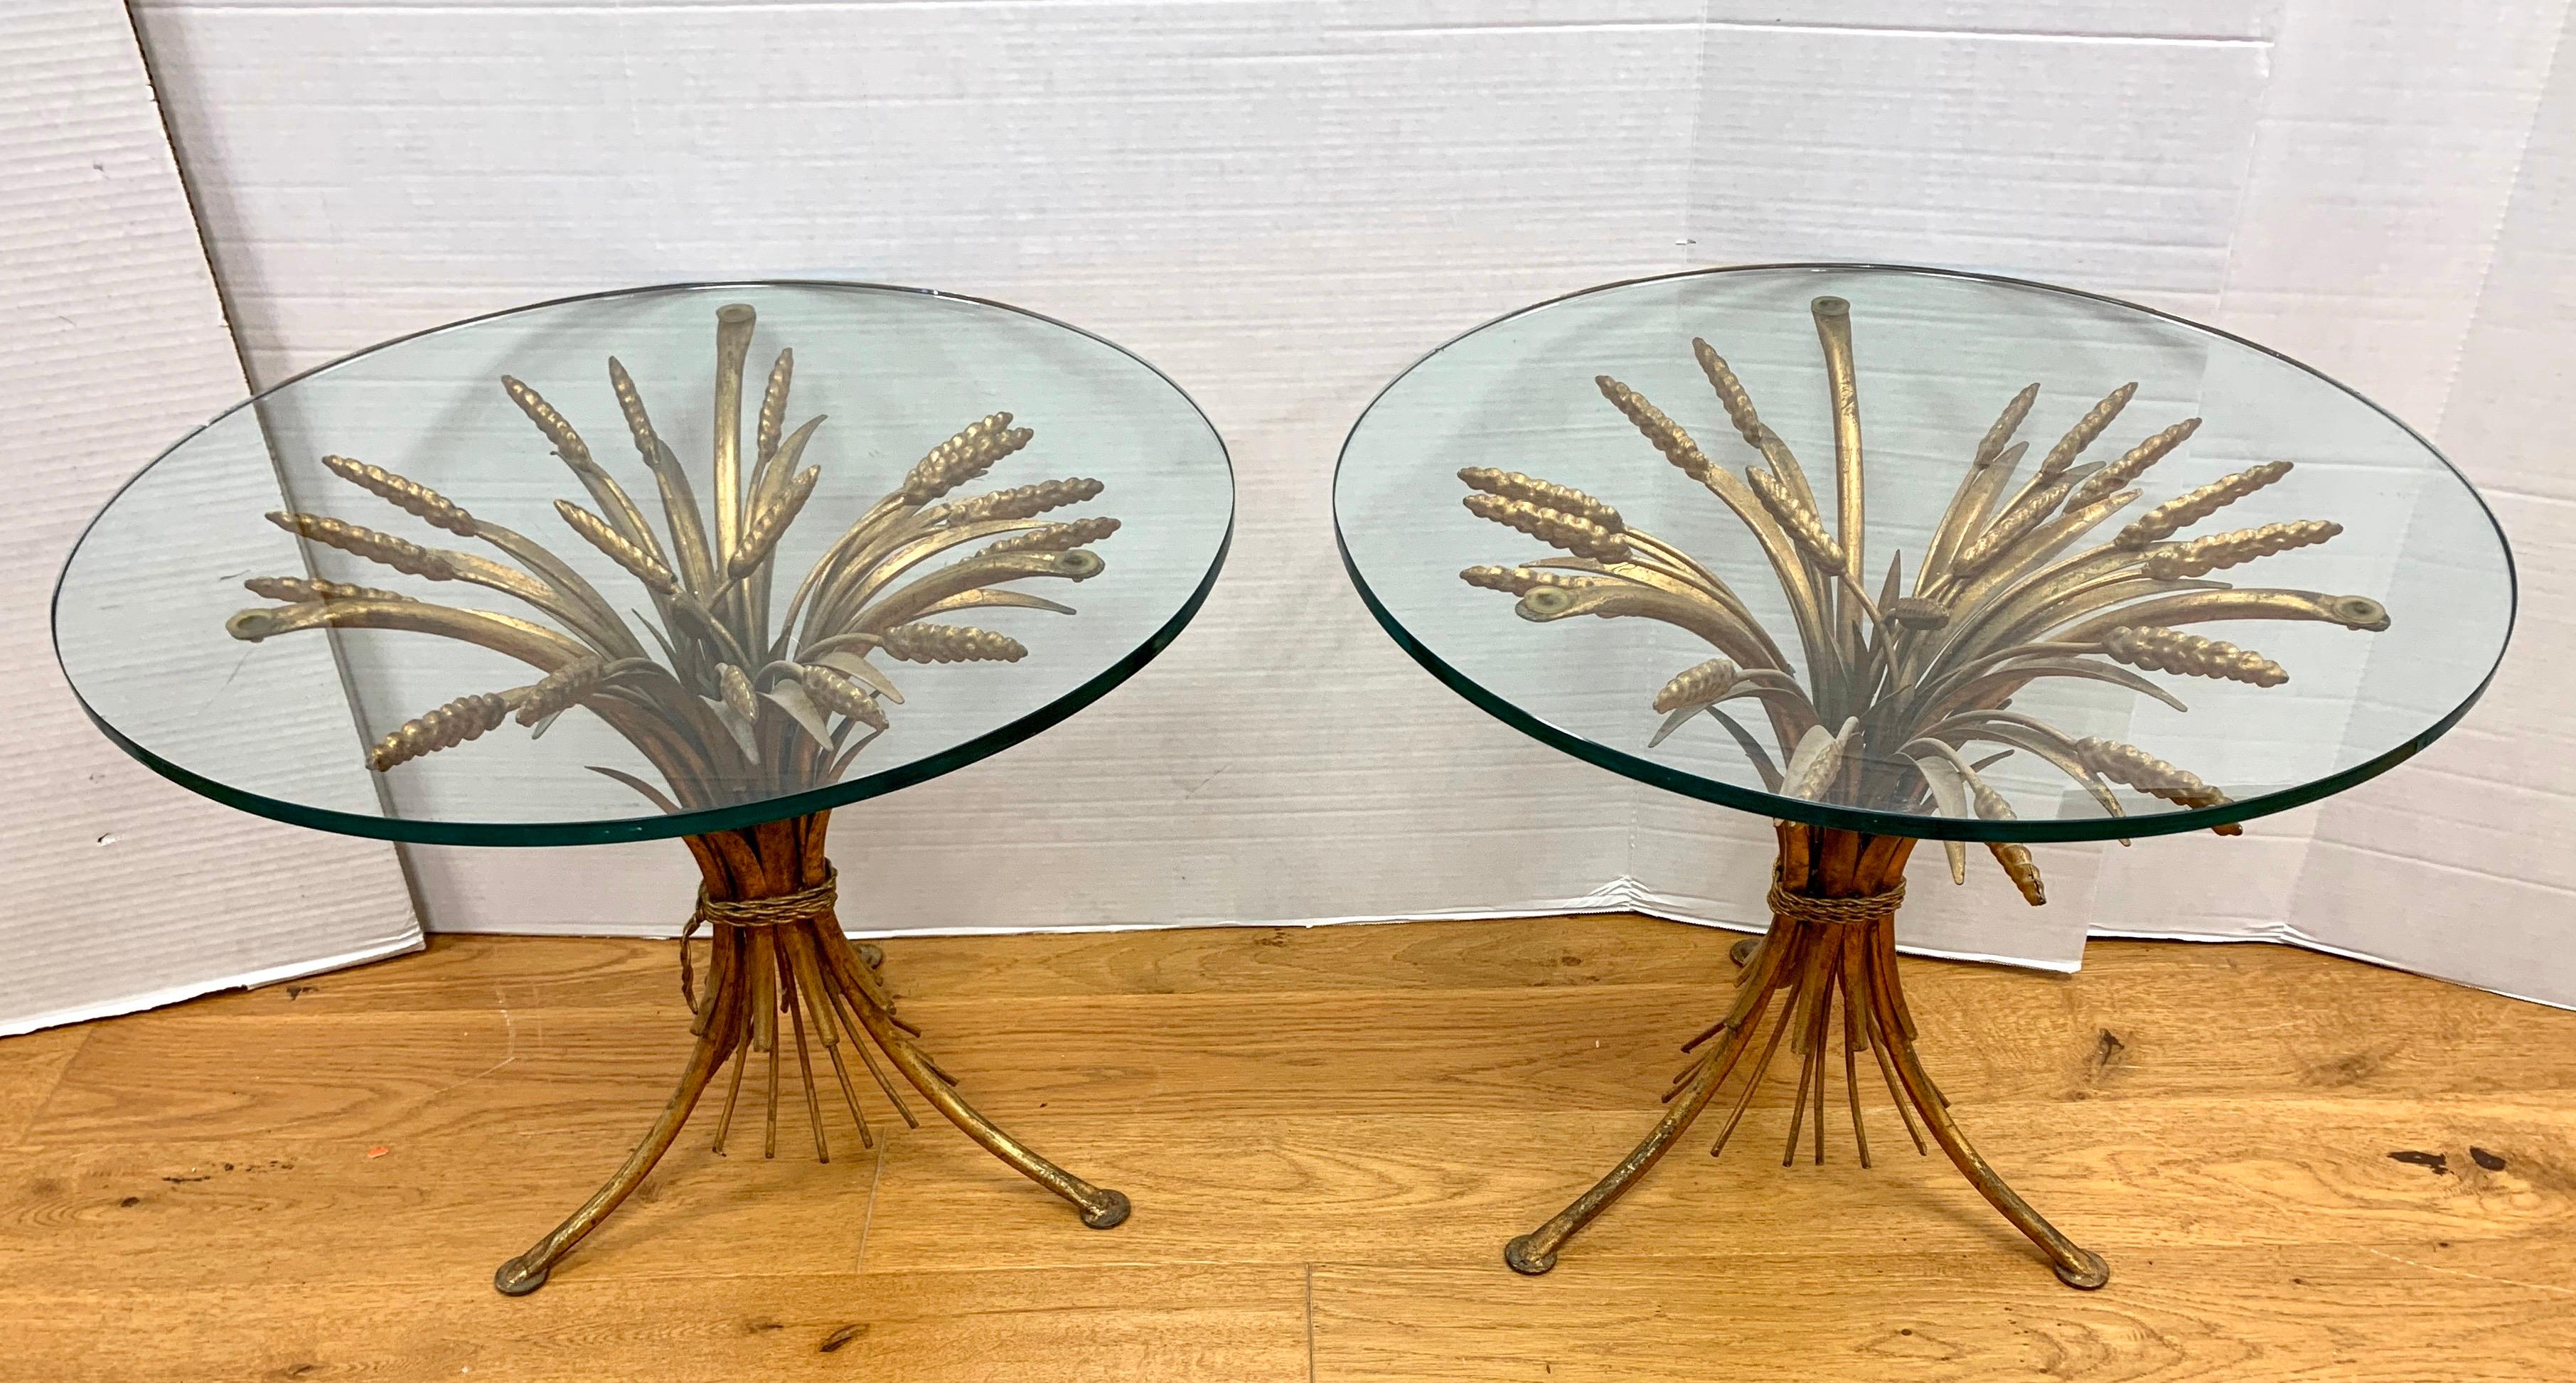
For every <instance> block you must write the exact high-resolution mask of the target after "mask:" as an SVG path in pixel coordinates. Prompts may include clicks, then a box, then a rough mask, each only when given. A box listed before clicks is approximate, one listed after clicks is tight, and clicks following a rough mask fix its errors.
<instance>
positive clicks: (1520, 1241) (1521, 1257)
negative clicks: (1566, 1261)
mask: <svg viewBox="0 0 2576 1383" xmlns="http://www.w3.org/2000/svg"><path fill="white" fill-rule="evenodd" d="M1537 1237H1538V1236H1537V1235H1535V1234H1524V1235H1522V1236H1521V1237H1519V1238H1517V1239H1514V1240H1513V1241H1511V1242H1510V1243H1508V1244H1505V1245H1503V1262H1504V1264H1505V1265H1507V1266H1508V1267H1510V1268H1511V1270H1512V1271H1513V1272H1516V1273H1519V1274H1520V1275H1521V1276H1523V1277H1538V1276H1540V1275H1542V1274H1544V1273H1545V1272H1546V1271H1547V1270H1548V1269H1550V1268H1553V1267H1555V1266H1556V1255H1555V1254H1554V1253H1532V1252H1530V1241H1531V1240H1532V1239H1535V1238H1537Z"/></svg>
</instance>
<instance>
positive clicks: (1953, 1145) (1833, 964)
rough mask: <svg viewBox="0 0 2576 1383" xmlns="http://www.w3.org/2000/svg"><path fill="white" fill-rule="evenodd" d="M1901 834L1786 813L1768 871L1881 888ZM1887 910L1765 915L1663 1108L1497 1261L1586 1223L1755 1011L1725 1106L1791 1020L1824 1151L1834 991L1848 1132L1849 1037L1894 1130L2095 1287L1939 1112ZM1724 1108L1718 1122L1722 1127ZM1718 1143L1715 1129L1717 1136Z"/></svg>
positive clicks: (1692, 1100)
mask: <svg viewBox="0 0 2576 1383" xmlns="http://www.w3.org/2000/svg"><path fill="white" fill-rule="evenodd" d="M1911 845H1912V842H1911V841H1907V840H1900V839H1896V838H1893V837H1866V836H1859V835H1856V834H1854V833H1852V832H1844V831H1826V830H1822V829H1819V828H1813V827H1806V826H1799V825H1794V824H1792V825H1785V826H1784V828H1783V830H1782V832H1781V850H1780V877H1781V878H1782V879H1783V880H1784V881H1795V882H1794V883H1789V884H1784V887H1785V888H1787V890H1788V891H1791V892H1798V893H1803V894H1805V895H1806V896H1809V897H1820V898H1851V897H1859V896H1865V895H1869V894H1875V893H1882V892H1885V891H1887V890H1888V889H1889V888H1891V887H1893V886H1894V884H1895V883H1896V881H1897V880H1898V879H1899V878H1901V876H1902V875H1903V872H1904V867H1905V858H1906V854H1907V851H1908V849H1909V848H1910V846H1911ZM1894 932H1895V919H1894V917H1893V916H1882V917H1880V918H1878V919H1877V920H1875V921H1871V922H1858V921H1854V922H1847V923H1826V922H1817V921H1810V920H1806V919H1802V918H1793V917H1788V916H1779V915H1775V916H1774V917H1773V918H1772V920H1771V930H1770V931H1769V932H1768V933H1766V934H1765V935H1764V936H1763V938H1762V943H1761V946H1760V948H1759V949H1758V950H1756V951H1754V952H1753V953H1752V954H1751V956H1750V957H1749V962H1750V967H1751V968H1749V969H1747V970H1746V971H1745V973H1744V975H1743V977H1742V979H1741V980H1740V981H1739V983H1738V985H1737V989H1736V997H1735V1001H1734V1004H1733V1006H1732V1008H1731V1009H1730V1012H1729V1014H1728V1016H1727V1018H1726V1019H1725V1020H1723V1021H1721V1022H1720V1023H1719V1024H1718V1027H1717V1029H1716V1030H1715V1031H1714V1032H1712V1033H1710V1034H1705V1035H1703V1037H1702V1038H1701V1039H1695V1040H1694V1042H1693V1044H1692V1045H1693V1046H1697V1045H1698V1043H1699V1041H1704V1040H1706V1038H1707V1037H1708V1036H1717V1037H1719V1038H1720V1041H1719V1043H1718V1045H1717V1046H1716V1047H1715V1048H1713V1049H1712V1050H1710V1051H1709V1052H1708V1053H1707V1054H1706V1055H1704V1056H1703V1057H1702V1058H1701V1059H1700V1061H1699V1064H1698V1065H1697V1067H1696V1068H1694V1069H1691V1070H1690V1071H1689V1072H1688V1074H1687V1076H1686V1078H1685V1079H1684V1083H1683V1084H1682V1085H1681V1086H1680V1088H1679V1089H1677V1090H1675V1091H1674V1092H1673V1094H1672V1095H1671V1096H1669V1097H1668V1098H1669V1100H1670V1108H1668V1109H1666V1110H1665V1111H1664V1115H1663V1117H1662V1118H1661V1119H1659V1120H1657V1121H1656V1123H1655V1126H1654V1128H1652V1129H1651V1130H1649V1131H1648V1132H1647V1134H1646V1136H1645V1138H1644V1140H1643V1141H1641V1142H1639V1143H1638V1144H1637V1146H1636V1148H1635V1149H1633V1150H1632V1151H1630V1152H1629V1154H1628V1155H1627V1156H1626V1157H1625V1158H1622V1159H1621V1160H1620V1161H1619V1164H1618V1165H1617V1166H1615V1167H1613V1168H1611V1169H1610V1172H1609V1174H1608V1175H1606V1176H1604V1177H1602V1178H1601V1180H1600V1181H1599V1182H1597V1183H1595V1184H1594V1185H1593V1187H1592V1188H1591V1189H1590V1190H1588V1191H1585V1192H1584V1193H1583V1194H1582V1195H1580V1196H1578V1197H1576V1198H1575V1199H1574V1201H1573V1203H1572V1204H1569V1205H1568V1206H1566V1207H1565V1209H1563V1210H1561V1211H1559V1212H1557V1214H1556V1215H1555V1216H1554V1217H1552V1218H1550V1219H1549V1220H1548V1221H1547V1222H1546V1223H1545V1224H1542V1225H1540V1226H1539V1227H1538V1228H1537V1229H1534V1230H1532V1231H1530V1232H1529V1233H1527V1234H1524V1235H1522V1236H1520V1237H1519V1238H1517V1239H1514V1240H1512V1241H1511V1242H1510V1243H1509V1244H1508V1245H1506V1246H1505V1247H1504V1250H1503V1261H1504V1262H1505V1263H1507V1264H1509V1265H1510V1266H1511V1268H1512V1269H1513V1270H1514V1271H1516V1272H1521V1273H1529V1274H1538V1273H1544V1272H1546V1271H1548V1270H1549V1269H1550V1268H1553V1267H1555V1266H1556V1259H1557V1253H1558V1251H1559V1250H1560V1249H1562V1248H1563V1247H1564V1246H1565V1243H1566V1241H1567V1240H1569V1239H1571V1238H1573V1237H1574V1235H1575V1234H1576V1233H1577V1232H1579V1231H1580V1230H1582V1229H1583V1227H1584V1226H1585V1225H1588V1224H1590V1223H1591V1222H1592V1221H1593V1220H1595V1219H1597V1218H1599V1216H1600V1215H1601V1213H1602V1212H1603V1211H1605V1210H1607V1209H1609V1207H1610V1204H1611V1203H1612V1202H1613V1201H1616V1200H1617V1199H1618V1198H1619V1197H1621V1196H1623V1195H1625V1194H1627V1192H1628V1191H1629V1189H1630V1188H1631V1187H1633V1186H1634V1185H1635V1184H1636V1183H1637V1181H1638V1179H1639V1178H1641V1177H1643V1176H1644V1175H1645V1174H1646V1171H1647V1169H1648V1168H1651V1167H1653V1166H1654V1165H1655V1164H1656V1163H1657V1162H1659V1161H1661V1160H1662V1159H1663V1156H1664V1154H1665V1153H1667V1152H1669V1151H1671V1150H1672V1147H1673V1145H1674V1144H1675V1143H1676V1142H1678V1141H1680V1139H1681V1137H1682V1135H1683V1134H1684V1133H1685V1132H1687V1131H1688V1130H1689V1128H1690V1125H1691V1122H1692V1121H1693V1120H1695V1119H1697V1118H1698V1117H1699V1115H1700V1113H1701V1111H1703V1110H1705V1109H1706V1108H1707V1107H1708V1105H1709V1103H1710V1102H1711V1101H1712V1100H1713V1099H1714V1098H1715V1097H1716V1096H1717V1094H1718V1091H1719V1088H1720V1087H1721V1086H1723V1085H1724V1084H1725V1083H1726V1080H1727V1077H1728V1076H1729V1074H1731V1073H1732V1072H1733V1070H1734V1069H1735V1067H1736V1066H1737V1065H1738V1064H1739V1061H1738V1059H1739V1058H1740V1057H1742V1056H1743V1055H1744V1053H1745V1052H1746V1051H1747V1050H1749V1049H1750V1048H1751V1047H1752V1045H1753V1043H1754V1041H1755V1039H1756V1038H1757V1037H1758V1036H1760V1035H1761V1034H1760V1030H1761V1029H1762V1028H1763V1026H1764V1025H1765V1023H1766V1021H1767V1022H1768V1024H1769V1025H1770V1027H1771V1032H1770V1034H1769V1039H1768V1041H1767V1042H1765V1043H1764V1046H1763V1054H1762V1056H1761V1057H1760V1059H1758V1060H1756V1061H1754V1062H1753V1063H1751V1071H1750V1073H1749V1074H1748V1075H1747V1077H1746V1080H1745V1084H1744V1087H1743V1090H1742V1092H1741V1094H1740V1096H1739V1098H1738V1100H1737V1117H1738V1118H1740V1117H1741V1115H1742V1111H1743V1109H1744V1108H1745V1107H1746V1106H1749V1105H1750V1104H1751V1103H1752V1097H1753V1094H1754V1090H1755V1087H1756V1086H1757V1085H1758V1084H1759V1083H1760V1082H1761V1081H1762V1080H1763V1079H1764V1077H1765V1076H1766V1074H1767V1073H1768V1068H1769V1066H1770V1064H1771V1062H1770V1057H1771V1053H1772V1052H1773V1051H1774V1050H1776V1048H1777V1046H1778V1044H1779V1041H1780V1039H1781V1037H1782V1036H1783V1035H1784V1034H1787V1033H1788V1032H1789V1031H1790V1029H1791V1028H1793V1027H1795V1028H1798V1029H1800V1030H1801V1038H1800V1040H1801V1043H1802V1044H1803V1045H1802V1046H1801V1047H1800V1050H1801V1052H1802V1053H1803V1055H1804V1058H1805V1059H1804V1062H1803V1063H1802V1065H1801V1067H1800V1070H1801V1073H1802V1075H1801V1083H1800V1086H1799V1090H1798V1097H1797V1099H1798V1103H1797V1105H1796V1107H1795V1109H1794V1110H1793V1114H1792V1118H1793V1121H1795V1120H1800V1119H1803V1118H1804V1117H1808V1116H1809V1114H1810V1111H1811V1110H1812V1117H1813V1118H1814V1119H1815V1120H1816V1129H1815V1133H1816V1137H1817V1139H1818V1140H1819V1141H1818V1142H1817V1145H1816V1148H1817V1159H1818V1160H1819V1161H1822V1159H1823V1144H1822V1141H1821V1140H1822V1137H1823V1122H1824V1107H1825V1092H1824V1085H1825V1082H1826V1079H1827V1070H1828V1068H1827V1066H1826V1063H1825V1060H1824V1045H1825V1043H1826V1042H1827V1041H1829V1040H1830V1034H1831V1028H1832V1024H1831V1023H1830V1021H1829V1015H1830V1013H1831V1011H1832V1004H1833V1001H1834V995H1835V991H1836V990H1840V991H1841V993H1842V1002H1843V1024H1842V1028H1843V1038H1842V1040H1843V1063H1842V1065H1843V1073H1844V1083H1845V1084H1846V1086H1847V1087H1849V1090H1848V1098H1849V1102H1850V1105H1851V1111H1852V1125H1853V1133H1854V1136H1855V1137H1856V1138H1863V1139H1865V1138H1866V1135H1865V1134H1863V1133H1862V1132H1861V1129H1860V1091H1859V1061H1858V1056H1857V1052H1858V1049H1859V1048H1861V1047H1868V1048H1870V1049H1871V1054H1872V1056H1873V1057H1874V1058H1875V1059H1876V1060H1877V1062H1878V1063H1879V1066H1880V1069H1881V1071H1882V1073H1883V1074H1885V1075H1886V1076H1887V1078H1888V1080H1887V1085H1888V1092H1889V1095H1890V1096H1891V1098H1892V1099H1893V1100H1894V1102H1895V1104H1896V1108H1897V1113H1898V1115H1899V1116H1900V1117H1901V1118H1903V1119H1904V1121H1905V1125H1906V1132H1907V1134H1908V1135H1909V1136H1912V1137H1913V1138H1914V1143H1915V1147H1916V1149H1917V1150H1918V1151H1925V1150H1926V1149H1925V1148H1924V1144H1923V1140H1922V1137H1921V1136H1920V1135H1919V1134H1916V1133H1915V1125H1914V1120H1913V1115H1914V1114H1917V1113H1919V1114H1921V1115H1922V1116H1923V1126H1924V1127H1925V1128H1926V1129H1928V1130H1929V1131H1930V1132H1931V1135H1932V1137H1933V1139H1934V1140H1935V1141H1937V1142H1938V1143H1939V1144H1940V1145H1941V1150H1942V1151H1943V1152H1944V1153H1946V1154H1948V1155H1949V1158H1950V1161H1951V1162H1952V1163H1953V1164H1955V1165H1956V1166H1957V1167H1958V1169H1959V1172H1960V1174H1961V1175H1963V1176H1965V1177H1966V1178H1967V1179H1968V1181H1969V1183H1970V1184H1971V1185H1973V1186H1975V1187H1976V1188H1977V1191H1978V1193H1979V1194H1980V1195H1983V1196H1984V1197H1985V1198H1986V1200H1987V1201H1988V1202H1989V1203H1991V1204H1992V1205H1993V1206H1994V1207H1995V1209H1997V1210H1999V1211H2001V1212H2002V1213H2003V1216H2004V1218H2005V1219H2007V1220H2009V1221H2011V1222H2012V1224H2013V1227H2014V1228H2016V1229H2018V1230H2020V1231H2021V1232H2022V1233H2023V1234H2025V1235H2027V1236H2029V1238H2030V1240H2031V1242H2032V1243H2034V1244H2037V1245H2038V1246H2039V1248H2040V1250H2041V1251H2042V1252H2043V1253H2045V1254H2046V1255H2047V1256H2048V1259H2049V1264H2050V1266H2051V1268H2052V1269H2053V1270H2054V1271H2055V1272H2056V1273H2057V1276H2058V1279H2059V1280H2060V1281H2063V1282H2065V1283H2066V1284H2067V1285H2068V1286H2071V1287H2083V1288H2093V1287H2099V1286H2101V1285H2102V1284H2103V1283H2104V1282H2107V1281H2109V1280H2110V1270H2109V1269H2108V1268H2107V1267H2106V1266H2105V1265H2104V1264H2103V1262H2102V1259H2101V1256H2100V1255H2098V1254H2095V1253H2092V1252H2090V1251H2089V1250H2086V1249H2084V1248H2082V1247H2079V1246H2078V1245H2076V1244H2075V1243H2074V1242H2073V1241H2072V1240H2070V1239H2068V1238H2067V1237H2066V1236H2065V1235H2064V1234H2062V1233H2060V1232H2059V1231H2058V1230H2057V1228H2056V1227H2055V1226H2054V1225H2051V1224H2050V1223H2049V1222H2048V1221H2047V1220H2046V1219H2044V1218H2042V1217H2041V1216H2040V1215H2039V1213H2038V1212H2037V1211H2035V1210H2032V1209H2031V1208H2030V1205H2029V1203H2028V1202H2026V1201H2024V1200H2023V1199H2022V1198H2021V1197H2020V1196H2019V1195H2017V1194H2015V1193H2014V1191H2013V1189H2012V1188H2011V1187H2010V1186H2008V1185H2006V1184H2005V1183H2004V1180H2003V1178H2001V1177H2000V1176H1997V1175H1996V1174H1995V1170H1994V1168H1992V1167H1990V1166H1988V1165H1987V1164H1986V1161H1985V1159H1984V1158H1982V1157H1980V1156H1978V1155H1977V1151H1976V1149H1975V1148H1973V1147H1971V1146H1969V1143H1968V1140H1967V1136H1966V1135H1965V1134H1963V1133H1961V1132H1960V1131H1959V1126H1958V1123H1957V1121H1956V1120H1954V1119H1952V1118H1951V1116H1950V1109H1949V1101H1948V1100H1947V1099H1946V1098H1945V1097H1944V1096H1943V1095H1942V1094H1941V1091H1940V1089H1939V1087H1937V1086H1935V1085H1934V1084H1933V1083H1932V1078H1931V1077H1930V1076H1929V1075H1928V1074H1926V1073H1925V1072H1924V1070H1923V1066H1922V1063H1921V1061H1920V1060H1919V1059H1917V1057H1916V1056H1915V1052H1914V1025H1913V1021H1912V1019H1911V1018H1910V1017H1909V1016H1908V1015H1907V1013H1906V1009H1905V998H1904V991H1903V989H1902V987H1901V986H1900V985H1899V983H1898V981H1897V975H1896V966H1895V943H1894ZM1778 995H1785V996H1786V999H1785V1001H1784V1002H1780V1003H1778V1004H1776V1005H1775V1004H1774V1003H1773V1002H1772V1001H1773V999H1774V997H1775V996H1778ZM1733 1129H1734V1121H1733V1120H1730V1121H1729V1125H1728V1132H1729V1133H1732V1132H1733ZM1796 1139H1797V1133H1796V1123H1795V1122H1793V1124H1792V1132H1791V1134H1790V1145H1789V1146H1790V1150H1791V1151H1792V1153H1794V1152H1795V1150H1796V1146H1797V1143H1796ZM1724 1146H1725V1139H1724V1138H1723V1137H1721V1138H1720V1140H1719V1148H1720V1149H1722V1148H1723V1147H1724ZM1862 1148H1863V1152H1862V1159H1863V1165H1867V1161H1868V1153H1867V1143H1866V1142H1865V1141H1864V1142H1863V1143H1862Z"/></svg>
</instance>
